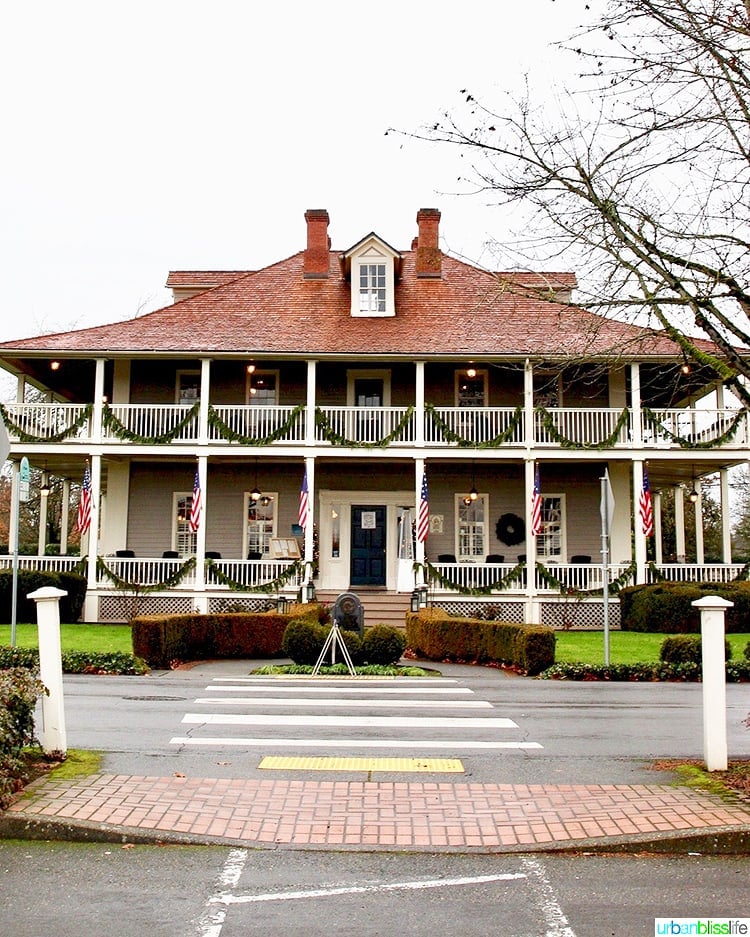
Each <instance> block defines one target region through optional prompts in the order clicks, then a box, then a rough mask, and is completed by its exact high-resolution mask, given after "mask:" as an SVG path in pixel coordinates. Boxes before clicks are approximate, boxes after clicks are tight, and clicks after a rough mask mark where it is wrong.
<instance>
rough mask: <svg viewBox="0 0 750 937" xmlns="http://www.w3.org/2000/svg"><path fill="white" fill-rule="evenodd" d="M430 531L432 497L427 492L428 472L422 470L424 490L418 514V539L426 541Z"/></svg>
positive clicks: (420, 498) (421, 541) (420, 497)
mask: <svg viewBox="0 0 750 937" xmlns="http://www.w3.org/2000/svg"><path fill="white" fill-rule="evenodd" d="M429 532H430V499H429V496H428V494H427V474H426V473H425V472H422V492H421V494H420V496H419V513H418V514H417V539H418V540H419V542H420V543H424V542H425V540H426V539H427V534H428V533H429Z"/></svg>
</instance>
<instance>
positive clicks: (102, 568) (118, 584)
mask: <svg viewBox="0 0 750 937" xmlns="http://www.w3.org/2000/svg"><path fill="white" fill-rule="evenodd" d="M193 569H195V557H194V556H191V557H190V558H189V559H187V560H185V562H184V563H183V564H182V566H180V567H179V569H176V570H175V571H174V572H173V573H172V575H171V576H167V578H166V579H164V580H162V582H154V583H150V584H149V585H144V584H143V583H140V582H128V581H127V580H126V579H121V578H120V577H119V576H118V575H117V574H116V573H113V572H112V570H111V569H110V568H109V567H108V566H107V565H106V564H105V562H104V560H103V559H102V558H101V557H100V556H97V558H96V570H97V572H98V573H99V574H100V575H102V576H104V577H106V578H107V579H109V581H110V582H111V583H112V585H113V586H114V587H115V588H116V589H122V590H124V591H132V592H159V591H161V590H163V589H173V588H174V587H175V586H178V585H179V584H180V583H181V582H182V580H183V579H184V578H185V577H186V576H187V574H188V573H189V572H190V571H191V570H193Z"/></svg>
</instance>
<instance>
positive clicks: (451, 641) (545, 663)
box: [406, 609, 555, 676]
mask: <svg viewBox="0 0 750 937" xmlns="http://www.w3.org/2000/svg"><path fill="white" fill-rule="evenodd" d="M406 642H407V645H408V646H409V647H410V648H411V650H412V651H413V652H414V653H415V654H416V655H417V656H418V657H425V658H427V659H428V660H453V661H471V662H472V663H473V662H476V663H500V664H507V665H509V666H512V667H517V668H518V669H519V670H522V671H523V672H524V673H527V674H528V675H529V676H536V675H537V674H539V673H541V672H542V671H543V670H546V669H547V668H548V667H551V666H552V664H554V662H555V632H554V631H553V629H552V628H548V627H546V626H545V625H524V624H517V623H516V622H504V621H477V620H476V619H473V618H450V617H449V616H448V615H447V613H446V612H444V611H442V610H441V609H429V610H424V611H421V612H409V613H408V614H407V616H406Z"/></svg>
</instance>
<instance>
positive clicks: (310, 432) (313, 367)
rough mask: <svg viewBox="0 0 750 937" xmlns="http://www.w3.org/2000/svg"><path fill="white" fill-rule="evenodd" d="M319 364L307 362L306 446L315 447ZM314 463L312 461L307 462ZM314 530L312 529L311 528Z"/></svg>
mask: <svg viewBox="0 0 750 937" xmlns="http://www.w3.org/2000/svg"><path fill="white" fill-rule="evenodd" d="M317 364H318V362H317V361H315V360H314V359H312V358H311V359H309V360H308V362H307V400H306V404H305V445H306V446H314V445H315V378H316V373H317ZM307 461H312V460H305V462H306V463H307ZM307 484H308V486H309V485H310V484H311V481H310V474H309V472H308V476H307ZM311 529H312V527H311ZM305 551H307V538H305ZM310 561H311V562H312V550H311V552H310Z"/></svg>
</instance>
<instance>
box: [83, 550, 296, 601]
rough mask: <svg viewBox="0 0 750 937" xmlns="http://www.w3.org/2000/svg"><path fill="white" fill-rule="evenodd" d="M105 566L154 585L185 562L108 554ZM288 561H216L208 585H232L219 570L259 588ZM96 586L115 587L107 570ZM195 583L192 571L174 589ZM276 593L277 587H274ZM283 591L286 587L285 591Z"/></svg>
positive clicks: (210, 568) (132, 579) (131, 579)
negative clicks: (222, 578)
mask: <svg viewBox="0 0 750 937" xmlns="http://www.w3.org/2000/svg"><path fill="white" fill-rule="evenodd" d="M102 559H103V562H104V565H105V566H106V568H107V569H108V570H109V571H110V572H111V573H113V574H114V575H115V576H117V577H118V579H122V580H123V581H124V582H127V583H138V584H139V585H141V586H155V585H158V584H159V583H162V582H166V580H167V579H169V578H170V577H171V576H174V574H175V573H177V572H179V570H180V569H181V568H182V566H183V565H184V563H185V560H184V559H179V558H178V559H161V558H156V557H154V558H150V557H143V558H141V557H119V556H105V557H103V558H102ZM289 562H290V561H289V560H213V561H212V563H211V566H207V567H206V586H207V588H209V589H211V590H214V589H230V586H229V585H227V584H224V583H222V582H221V581H220V579H219V577H218V576H217V575H216V573H215V572H213V569H216V570H217V571H218V572H219V573H223V575H224V576H226V577H227V579H230V580H232V583H233V584H235V583H237V584H240V585H242V586H246V587H248V588H250V587H254V588H259V587H261V586H263V585H265V584H266V583H268V584H269V585H270V584H271V583H275V582H277V581H278V580H279V578H280V577H281V576H283V575H284V574H285V573H286V572H287V571H288V569H289ZM300 582H301V578H300V576H299V575H298V576H295V577H294V578H293V579H292V580H291V581H290V583H289V584H290V585H295V586H296V585H299V583H300ZM97 585H98V586H101V587H104V588H107V587H110V588H111V587H112V586H113V583H112V580H111V579H110V578H109V577H108V576H107V575H106V573H100V574H99V575H98V577H97ZM194 586H195V571H194V570H190V571H189V572H188V573H187V574H186V575H185V576H184V577H183V578H182V579H181V580H180V583H179V585H177V586H175V587H174V588H175V589H182V590H184V589H186V588H187V589H192V588H193V587H194ZM271 591H272V592H275V591H276V590H275V589H271ZM282 591H283V590H282Z"/></svg>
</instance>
